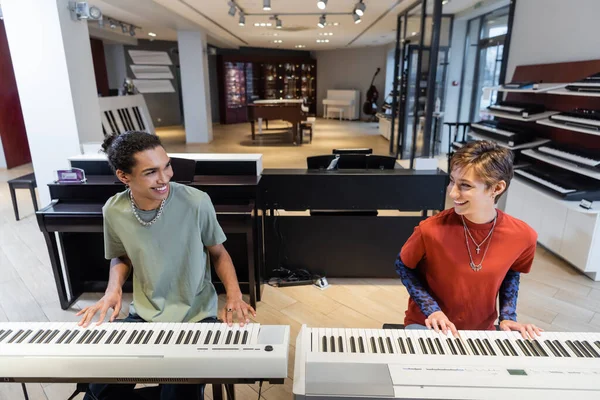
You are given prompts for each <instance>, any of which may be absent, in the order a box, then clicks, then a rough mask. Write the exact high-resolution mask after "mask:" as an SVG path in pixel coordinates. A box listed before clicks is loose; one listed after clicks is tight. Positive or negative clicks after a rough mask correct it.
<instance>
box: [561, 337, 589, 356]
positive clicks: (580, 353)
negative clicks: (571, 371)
mask: <svg viewBox="0 0 600 400" xmlns="http://www.w3.org/2000/svg"><path fill="white" fill-rule="evenodd" d="M565 343H566V344H567V346H569V348H570V349H571V351H572V352H573V353H575V355H576V356H577V357H585V356H584V355H583V353H582V352H581V351H579V349H578V348H577V347H575V345H574V344H573V342H571V341H570V340H567V341H566V342H565Z"/></svg>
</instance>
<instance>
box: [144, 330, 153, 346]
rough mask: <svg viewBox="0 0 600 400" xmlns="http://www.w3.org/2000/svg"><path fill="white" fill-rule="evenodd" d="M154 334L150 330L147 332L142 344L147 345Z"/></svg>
mask: <svg viewBox="0 0 600 400" xmlns="http://www.w3.org/2000/svg"><path fill="white" fill-rule="evenodd" d="M153 334H154V331H153V330H152V329H151V330H149V331H148V334H146V338H145V339H144V342H143V344H148V342H149V341H150V338H151V337H152V335H153Z"/></svg>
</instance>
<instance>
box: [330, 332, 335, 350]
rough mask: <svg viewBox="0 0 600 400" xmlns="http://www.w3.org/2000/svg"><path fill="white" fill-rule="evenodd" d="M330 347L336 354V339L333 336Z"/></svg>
mask: <svg viewBox="0 0 600 400" xmlns="http://www.w3.org/2000/svg"><path fill="white" fill-rule="evenodd" d="M329 347H330V348H331V352H332V353H335V338H334V337H333V336H332V337H330V338H329Z"/></svg>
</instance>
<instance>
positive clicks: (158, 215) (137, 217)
mask: <svg viewBox="0 0 600 400" xmlns="http://www.w3.org/2000/svg"><path fill="white" fill-rule="evenodd" d="M129 200H130V201H131V212H133V215H134V216H135V219H137V220H138V222H139V223H140V224H142V225H143V226H150V225H152V224H153V223H155V222H156V221H157V220H158V218H160V216H161V214H162V212H163V208H164V207H165V202H166V201H167V199H163V200H162V201H161V202H160V207H159V208H158V212H157V213H156V216H155V217H154V218H152V220H151V221H148V222H146V221H144V220H143V219H142V218H141V217H140V215H139V214H138V212H137V207H136V206H135V202H134V201H133V194H131V189H130V190H129Z"/></svg>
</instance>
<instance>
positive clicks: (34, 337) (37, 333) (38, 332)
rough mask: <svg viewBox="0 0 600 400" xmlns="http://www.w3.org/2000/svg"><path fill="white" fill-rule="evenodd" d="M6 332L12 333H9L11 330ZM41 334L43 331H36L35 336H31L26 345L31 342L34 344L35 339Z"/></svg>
mask: <svg viewBox="0 0 600 400" xmlns="http://www.w3.org/2000/svg"><path fill="white" fill-rule="evenodd" d="M8 332H9V333H10V332H12V331H11V330H9V331H8ZM43 332H44V330H43V329H40V330H38V331H37V332H36V333H35V335H33V337H32V338H31V339H29V342H28V343H33V342H35V341H36V340H37V338H39V337H40V335H41V334H42V333H43ZM6 336H8V335H6ZM1 341H2V340H0V342H1Z"/></svg>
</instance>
